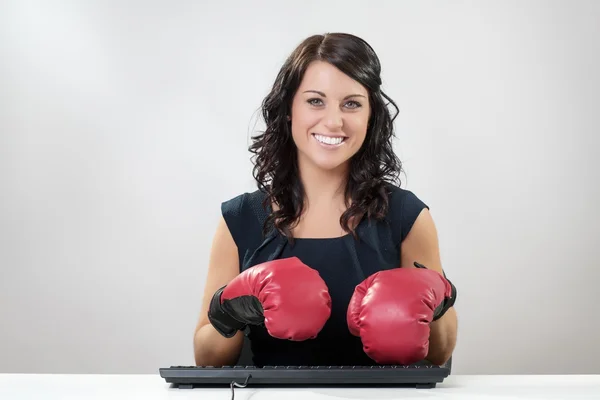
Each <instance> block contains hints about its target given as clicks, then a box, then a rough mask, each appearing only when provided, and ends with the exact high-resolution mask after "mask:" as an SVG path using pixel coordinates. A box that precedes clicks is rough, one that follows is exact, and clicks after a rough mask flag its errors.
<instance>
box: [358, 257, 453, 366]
mask: <svg viewBox="0 0 600 400" xmlns="http://www.w3.org/2000/svg"><path fill="white" fill-rule="evenodd" d="M415 266H416V267H417V268H396V269H392V270H386V271H380V272H377V273H375V274H373V275H371V276H369V277H368V278H367V279H365V280H364V281H363V282H362V283H361V284H359V285H358V286H357V287H356V289H355V290H354V294H353V295H352V298H351V299H350V304H349V306H348V312H347V321H348V328H349V329H350V333H352V334H353V335H354V336H359V337H360V338H361V341H362V343H363V349H364V351H365V353H366V354H367V355H368V356H369V357H370V358H372V359H373V360H374V361H375V362H377V363H379V364H402V365H408V364H413V363H415V362H418V361H421V360H423V359H424V358H425V357H426V356H427V353H428V351H429V332H430V329H429V324H430V323H431V322H432V321H435V320H436V319H438V318H440V317H441V316H442V315H443V314H444V313H445V312H446V311H447V310H448V308H450V307H452V305H454V301H455V299H456V288H455V287H454V285H452V283H450V281H448V280H447V279H446V278H445V277H444V276H443V275H442V274H440V273H438V272H436V271H432V270H430V269H426V268H425V267H424V266H422V265H421V264H419V263H415Z"/></svg>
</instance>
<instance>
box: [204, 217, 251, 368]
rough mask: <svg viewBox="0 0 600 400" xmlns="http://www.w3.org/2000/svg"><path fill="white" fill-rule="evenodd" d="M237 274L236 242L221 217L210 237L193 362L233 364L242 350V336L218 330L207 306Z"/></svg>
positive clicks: (215, 365)
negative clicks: (229, 336) (209, 317)
mask: <svg viewBox="0 0 600 400" xmlns="http://www.w3.org/2000/svg"><path fill="white" fill-rule="evenodd" d="M238 274H239V259H238V251H237V246H236V244H235V242H234V240H233V237H232V236H231V233H230V232H229V229H228V228H227V224H226V223H225V220H224V219H223V218H222V217H221V220H220V221H219V225H218V227H217V231H216V233H215V235H214V238H213V243H212V247H211V251H210V259H209V263H208V275H207V277H206V285H205V287H204V295H203V299H202V307H201V312H200V318H199V320H198V324H197V326H196V331H195V332H194V358H195V360H196V365H203V366H214V367H220V366H223V365H235V364H236V363H237V360H238V358H239V356H240V352H241V350H242V345H243V340H244V336H243V333H242V332H238V333H237V334H236V335H235V336H234V337H232V338H229V339H228V338H225V337H223V336H222V335H221V334H219V333H218V332H217V331H216V329H215V328H214V327H213V326H212V325H211V324H210V321H209V320H208V307H209V305H210V301H211V299H212V296H213V294H214V293H215V292H216V291H217V290H218V289H219V288H221V287H222V286H224V285H226V284H228V283H229V282H230V281H231V280H232V279H233V278H235V277H236V276H237V275H238Z"/></svg>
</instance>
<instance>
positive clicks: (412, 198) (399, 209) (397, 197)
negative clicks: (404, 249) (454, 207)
mask: <svg viewBox="0 0 600 400" xmlns="http://www.w3.org/2000/svg"><path fill="white" fill-rule="evenodd" d="M387 193H388V204H389V206H388V217H387V219H388V221H389V223H391V225H392V227H393V228H394V230H395V231H396V232H395V235H394V236H395V241H396V242H401V241H402V240H404V238H405V237H406V235H407V234H408V232H410V230H411V228H412V226H413V224H414V222H415V221H416V219H417V217H418V216H419V214H420V213H421V212H422V211H423V210H424V209H429V206H428V205H427V204H426V203H425V202H424V201H423V200H422V199H421V198H420V197H419V196H418V195H417V194H415V193H414V192H413V191H411V190H408V189H403V188H401V187H400V186H397V185H395V184H388V185H387Z"/></svg>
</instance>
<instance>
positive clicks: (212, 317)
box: [208, 286, 246, 338]
mask: <svg viewBox="0 0 600 400" xmlns="http://www.w3.org/2000/svg"><path fill="white" fill-rule="evenodd" d="M223 289H225V286H223V287H222V288H220V289H219V290H217V291H216V292H215V294H214V295H213V297H212V299H211V301H210V306H209V307H208V320H209V321H210V323H211V324H212V326H213V327H214V328H215V329H216V330H217V332H219V333H220V334H221V335H222V336H224V337H226V338H231V337H233V336H235V334H236V333H237V331H239V330H242V329H244V328H245V327H246V324H244V323H242V322H240V321H238V320H236V319H235V318H233V317H232V316H231V315H229V314H228V313H227V312H226V311H225V310H224V309H223V307H221V294H222V293H223Z"/></svg>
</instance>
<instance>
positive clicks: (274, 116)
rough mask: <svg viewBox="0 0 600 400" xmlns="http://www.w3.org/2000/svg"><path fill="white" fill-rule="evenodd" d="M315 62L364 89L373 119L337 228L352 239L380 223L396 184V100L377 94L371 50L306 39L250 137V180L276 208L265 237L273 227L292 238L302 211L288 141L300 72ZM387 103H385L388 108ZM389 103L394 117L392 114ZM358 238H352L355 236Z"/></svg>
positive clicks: (346, 40)
mask: <svg viewBox="0 0 600 400" xmlns="http://www.w3.org/2000/svg"><path fill="white" fill-rule="evenodd" d="M313 61H325V62H328V63H330V64H332V65H333V66H335V67H336V68H338V69H339V70H340V71H342V72H343V73H345V74H346V75H348V76H350V77H351V78H353V79H354V80H356V81H357V82H359V83H361V84H362V85H363V86H364V87H365V88H367V90H368V93H369V102H370V105H371V115H370V117H369V122H368V128H367V134H366V138H365V142H364V143H363V145H362V147H361V148H360V149H359V151H358V152H357V153H356V154H355V155H354V156H353V157H352V158H351V160H350V172H349V176H348V179H347V183H346V188H345V198H346V206H347V209H346V211H345V212H344V213H343V214H342V216H341V217H340V225H341V226H342V228H343V229H344V230H345V231H346V232H350V233H352V234H353V235H355V231H354V229H355V227H356V226H357V224H358V222H360V221H361V220H362V219H363V218H365V217H367V218H375V219H380V218H383V217H384V216H385V214H386V213H387V210H388V190H387V188H388V184H396V183H399V175H400V173H401V170H402V164H401V162H400V160H399V159H398V157H397V156H396V154H395V153H394V150H393V146H392V140H393V138H394V136H395V135H394V130H393V122H394V119H395V118H396V116H397V115H398V107H397V106H396V104H395V103H394V101H393V100H392V99H391V98H390V97H388V96H387V95H386V94H385V93H384V92H383V91H382V90H381V76H380V74H381V65H380V62H379V58H378V57H377V55H376V53H375V51H374V50H373V48H372V47H371V46H370V45H369V44H368V43H367V42H365V41H364V40H363V39H361V38H359V37H357V36H354V35H351V34H347V33H328V34H325V35H314V36H310V37H308V38H307V39H305V40H304V41H303V42H302V43H300V45H298V47H296V49H295V50H294V51H293V52H292V53H291V54H290V56H289V57H288V58H287V60H286V61H285V63H284V64H283V66H282V67H281V69H280V71H279V73H278V74H277V77H276V79H275V82H274V84H273V86H272V88H271V91H270V92H269V94H268V95H267V96H266V97H265V98H264V100H263V102H262V105H261V109H262V117H263V119H264V121H265V124H266V129H265V130H264V131H263V132H262V133H260V134H258V135H257V136H253V137H252V144H251V145H250V147H249V151H250V152H251V153H252V154H253V157H252V158H253V163H254V168H253V176H254V179H255V180H256V182H257V184H258V188H259V189H260V190H261V191H263V192H265V193H266V198H265V204H264V206H269V205H272V204H277V210H274V211H272V212H271V214H270V215H269V217H268V218H267V220H266V221H265V226H264V227H263V228H264V232H266V231H267V230H268V228H269V227H270V226H274V227H275V228H276V229H277V230H279V231H280V232H281V233H282V234H283V235H285V236H287V237H288V238H291V237H292V233H291V229H292V228H293V227H294V226H295V224H296V223H297V221H298V220H299V218H300V216H301V215H302V212H303V210H304V188H303V186H302V182H301V181H300V179H299V172H298V160H297V148H296V145H295V143H294V141H293V139H292V132H291V126H290V122H289V120H288V118H287V116H288V115H290V111H291V104H292V100H293V97H294V95H295V94H296V91H297V89H298V87H299V86H300V83H301V80H302V78H303V76H304V73H305V71H306V69H307V67H308V66H309V64H310V63H312V62H313ZM386 101H387V103H386ZM388 104H391V105H392V106H393V107H394V108H395V110H396V112H395V114H394V115H391V113H390V111H389V110H388V107H387V106H388ZM355 236H356V235H355Z"/></svg>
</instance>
